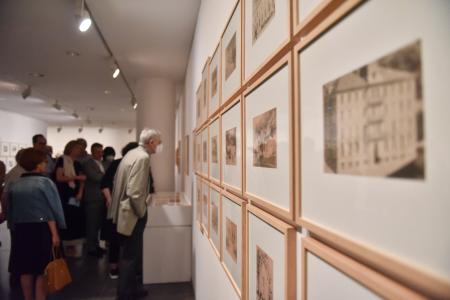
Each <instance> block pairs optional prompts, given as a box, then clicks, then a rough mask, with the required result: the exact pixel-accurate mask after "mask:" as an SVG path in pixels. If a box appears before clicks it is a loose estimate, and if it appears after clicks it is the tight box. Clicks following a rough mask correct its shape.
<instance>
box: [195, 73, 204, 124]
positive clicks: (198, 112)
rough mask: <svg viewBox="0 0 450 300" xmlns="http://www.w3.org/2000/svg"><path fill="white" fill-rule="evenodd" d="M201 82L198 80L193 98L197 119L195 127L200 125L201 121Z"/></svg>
mask: <svg viewBox="0 0 450 300" xmlns="http://www.w3.org/2000/svg"><path fill="white" fill-rule="evenodd" d="M202 83H203V81H202V82H200V84H199V86H198V88H197V91H196V92H195V99H196V118H195V119H196V120H197V127H200V126H201V125H202V121H203V96H202V95H203V86H202Z"/></svg>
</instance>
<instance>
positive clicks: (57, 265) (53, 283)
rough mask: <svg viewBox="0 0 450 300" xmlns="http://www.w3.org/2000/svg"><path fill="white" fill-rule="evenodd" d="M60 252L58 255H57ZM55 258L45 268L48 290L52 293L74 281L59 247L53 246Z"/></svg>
mask: <svg viewBox="0 0 450 300" xmlns="http://www.w3.org/2000/svg"><path fill="white" fill-rule="evenodd" d="M56 252H58V256H57V255H56ZM52 253H53V260H52V261H51V262H49V263H48V265H47V267H46V268H45V273H44V277H45V280H46V282H47V292H48V293H50V294H53V293H56V292H57V291H60V290H62V289H63V288H64V287H65V286H66V285H68V284H69V283H71V282H72V276H70V272H69V268H68V267H67V264H66V261H65V260H64V259H63V258H62V257H61V251H60V250H59V248H56V249H55V248H53V249H52Z"/></svg>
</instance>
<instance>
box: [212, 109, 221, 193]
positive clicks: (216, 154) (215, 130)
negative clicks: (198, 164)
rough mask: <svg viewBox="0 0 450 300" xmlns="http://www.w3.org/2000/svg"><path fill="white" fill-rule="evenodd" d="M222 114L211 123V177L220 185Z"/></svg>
mask: <svg viewBox="0 0 450 300" xmlns="http://www.w3.org/2000/svg"><path fill="white" fill-rule="evenodd" d="M220 139H221V136H220V116H219V117H217V118H215V119H214V120H213V121H211V124H210V125H209V179H210V180H211V181H213V182H214V183H215V184H217V185H220V182H221V180H220V159H221V155H220V150H221V148H220V144H221V140H220Z"/></svg>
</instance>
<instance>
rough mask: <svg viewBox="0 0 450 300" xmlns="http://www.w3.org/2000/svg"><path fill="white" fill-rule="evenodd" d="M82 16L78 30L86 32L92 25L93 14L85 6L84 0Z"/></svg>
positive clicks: (82, 2)
mask: <svg viewBox="0 0 450 300" xmlns="http://www.w3.org/2000/svg"><path fill="white" fill-rule="evenodd" d="M80 15H81V18H80V23H79V25H78V30H80V31H81V32H86V31H88V30H89V28H90V27H91V25H92V20H91V16H90V15H89V12H88V11H87V10H86V9H85V8H84V0H82V1H81V14H80Z"/></svg>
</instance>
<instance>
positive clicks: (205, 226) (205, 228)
mask: <svg viewBox="0 0 450 300" xmlns="http://www.w3.org/2000/svg"><path fill="white" fill-rule="evenodd" d="M204 184H205V185H207V186H208V195H207V198H206V199H207V200H206V205H207V206H208V208H207V211H208V215H207V217H206V219H207V220H206V224H205V222H204V221H203V185H204ZM209 197H210V192H209V182H208V181H206V180H204V179H202V228H203V233H204V234H205V236H206V237H207V238H208V239H209V210H210V208H209V206H210V204H209V202H210V199H209Z"/></svg>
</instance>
